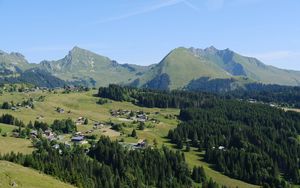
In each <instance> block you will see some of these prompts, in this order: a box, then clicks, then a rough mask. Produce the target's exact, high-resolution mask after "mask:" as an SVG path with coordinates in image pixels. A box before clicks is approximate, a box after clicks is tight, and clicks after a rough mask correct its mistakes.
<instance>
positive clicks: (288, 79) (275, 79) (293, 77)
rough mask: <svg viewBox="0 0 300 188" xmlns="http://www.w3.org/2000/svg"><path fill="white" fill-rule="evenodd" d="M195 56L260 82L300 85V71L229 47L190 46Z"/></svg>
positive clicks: (232, 72) (234, 73) (235, 74)
mask: <svg viewBox="0 0 300 188" xmlns="http://www.w3.org/2000/svg"><path fill="white" fill-rule="evenodd" d="M189 51H190V52H191V53H193V54H194V55H195V56H198V57H204V58H207V59H208V60H209V61H211V62H213V63H215V64H217V65H218V66H220V67H222V68H223V69H224V70H226V71H228V72H229V73H230V74H232V75H233V76H245V77H248V78H250V79H253V80H255V81H258V82H263V83H268V84H280V85H300V72H298V71H290V70H284V69H279V68H276V67H273V66H268V65H265V64H263V63H262V62H261V61H259V60H258V59H256V58H252V57H246V56H242V55H240V54H238V53H235V52H233V51H231V50H229V49H225V50H218V49H216V48H214V47H213V46H212V47H210V48H206V49H204V50H202V49H195V48H189Z"/></svg>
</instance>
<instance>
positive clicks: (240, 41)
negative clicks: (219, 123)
mask: <svg viewBox="0 0 300 188" xmlns="http://www.w3.org/2000/svg"><path fill="white" fill-rule="evenodd" d="M299 7H300V1H298V0H109V1H108V0H107V1H104V0H48V1H46V0H45V1H40V0H26V1H20V0H0V17H1V29H0V36H1V42H0V49H1V50H4V51H7V52H11V51H18V52H21V53H22V54H24V55H25V56H26V58H27V59H28V60H29V61H30V62H34V63H38V62H40V61H41V60H43V59H47V60H56V59H60V58H62V57H63V56H65V55H66V54H67V52H68V51H69V50H70V49H71V48H72V47H73V46H75V45H77V46H79V47H82V48H86V49H89V50H91V51H94V52H96V53H99V54H102V55H105V56H108V57H110V58H112V59H115V60H117V61H118V62H120V63H135V64H141V65H148V64H152V63H158V62H159V61H160V60H161V59H162V58H163V56H164V55H166V54H167V53H168V52H169V51H170V50H172V49H173V48H176V47H179V46H185V47H191V46H194V47H198V48H205V47H208V46H211V45H214V46H215V47H217V48H219V49H224V48H230V49H232V50H234V51H237V52H239V53H241V54H244V55H249V56H255V57H257V58H259V59H260V60H262V61H263V62H265V63H266V64H271V65H275V66H278V67H281V68H288V69H297V70H300V61H299V59H300V37H299V34H300V21H299V18H300V11H299Z"/></svg>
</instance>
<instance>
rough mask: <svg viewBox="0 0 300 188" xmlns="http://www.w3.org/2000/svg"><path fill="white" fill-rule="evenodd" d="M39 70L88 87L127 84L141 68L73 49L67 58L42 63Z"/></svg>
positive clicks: (76, 48) (79, 49)
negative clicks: (84, 83) (82, 82)
mask: <svg viewBox="0 0 300 188" xmlns="http://www.w3.org/2000/svg"><path fill="white" fill-rule="evenodd" d="M39 67H40V68H41V69H43V70H46V71H49V72H51V73H52V74H54V75H55V76H57V77H59V78H61V79H64V80H68V81H84V82H86V84H89V85H90V86H94V85H96V86H105V85H108V84H109V83H122V82H125V83H128V82H130V81H131V80H132V79H135V78H136V77H137V75H136V74H137V73H139V71H140V70H141V71H143V68H142V67H139V66H133V65H132V66H131V65H127V66H125V65H120V64H118V63H117V62H116V61H113V60H111V59H109V58H108V57H105V56H101V55H98V54H96V53H93V52H90V51H88V50H84V49H81V48H78V47H74V48H73V49H72V50H71V51H70V52H69V54H68V55H67V56H65V57H64V58H63V59H60V60H57V61H43V62H41V64H40V66H39Z"/></svg>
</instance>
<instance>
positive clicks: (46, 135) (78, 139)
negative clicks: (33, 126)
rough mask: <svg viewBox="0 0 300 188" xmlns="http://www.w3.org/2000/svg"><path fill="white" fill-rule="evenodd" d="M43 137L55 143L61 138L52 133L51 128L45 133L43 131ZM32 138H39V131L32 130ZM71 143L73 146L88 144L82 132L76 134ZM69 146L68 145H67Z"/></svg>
mask: <svg viewBox="0 0 300 188" xmlns="http://www.w3.org/2000/svg"><path fill="white" fill-rule="evenodd" d="M41 134H42V137H43V138H45V139H47V140H49V141H53V140H56V141H57V140H59V139H60V138H59V136H58V135H57V134H56V133H54V132H52V130H51V129H50V128H49V129H47V130H45V131H42V133H41ZM30 137H31V138H37V137H38V131H37V130H31V131H30ZM71 142H72V143H73V144H78V145H82V144H87V143H88V142H87V140H85V137H84V135H83V134H82V133H81V132H76V133H75V134H74V135H73V137H72V138H71ZM66 144H67V143H66Z"/></svg>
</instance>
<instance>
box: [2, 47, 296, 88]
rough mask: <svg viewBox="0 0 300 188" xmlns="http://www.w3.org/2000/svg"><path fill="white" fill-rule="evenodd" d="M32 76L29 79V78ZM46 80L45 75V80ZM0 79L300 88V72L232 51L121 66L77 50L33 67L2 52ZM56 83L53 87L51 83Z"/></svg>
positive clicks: (192, 51)
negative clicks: (143, 64)
mask: <svg viewBox="0 0 300 188" xmlns="http://www.w3.org/2000/svg"><path fill="white" fill-rule="evenodd" d="M29 75H30V77H31V78H30V77H29ZM43 75H45V76H43ZM0 78H1V79H0V80H2V81H6V82H10V81H16V80H17V81H20V80H24V81H26V82H32V83H34V84H39V83H40V85H43V86H47V87H56V86H61V85H63V84H80V85H86V86H93V87H94V86H95V87H98V86H107V85H108V84H112V83H114V84H122V85H130V86H135V87H145V88H152V89H161V90H164V89H169V90H173V89H185V90H201V91H203V90H204V91H217V92H223V91H229V90H234V89H238V88H246V87H245V85H247V84H249V83H265V84H279V85H288V86H300V72H299V71H292V70H284V69H279V68H276V67H273V66H268V65H265V64H263V63H262V62H261V61H259V60H257V59H255V58H252V57H246V56H242V55H240V54H238V53H236V52H234V51H232V50H230V49H224V50H218V49H216V48H215V47H213V46H211V47H209V48H205V49H198V48H184V47H180V48H176V49H174V50H172V51H171V52H170V53H168V54H167V55H166V56H165V57H164V58H163V59H162V60H161V61H160V62H159V63H158V64H153V65H150V66H139V65H134V64H119V63H118V62H116V61H114V60H112V59H110V58H108V57H105V56H102V55H98V54H96V53H93V52H91V51H88V50H85V49H82V48H79V47H74V48H73V49H72V50H70V51H69V53H68V54H67V55H66V56H65V57H64V58H62V59H60V60H56V61H46V60H45V61H42V62H41V63H40V64H30V63H28V61H27V60H26V59H25V58H24V56H23V55H22V54H20V53H6V52H3V51H0ZM52 83H55V84H52Z"/></svg>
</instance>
